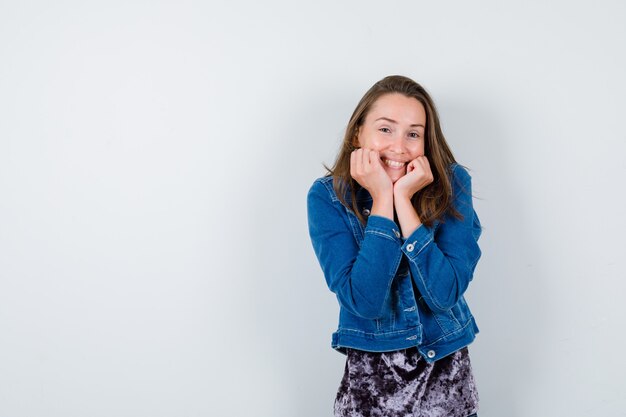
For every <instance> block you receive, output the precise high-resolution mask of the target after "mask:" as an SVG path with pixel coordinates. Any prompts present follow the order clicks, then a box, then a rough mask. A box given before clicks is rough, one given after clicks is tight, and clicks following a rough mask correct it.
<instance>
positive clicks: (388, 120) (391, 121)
mask: <svg viewBox="0 0 626 417" xmlns="http://www.w3.org/2000/svg"><path fill="white" fill-rule="evenodd" d="M379 120H385V121H387V122H389V123H393V124H396V125H397V124H398V122H396V121H395V120H393V119H390V118H388V117H379V118H378V119H376V120H374V121H375V122H377V121H379ZM411 127H424V125H419V124H412V125H411Z"/></svg>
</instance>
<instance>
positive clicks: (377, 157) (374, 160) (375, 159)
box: [370, 150, 380, 166]
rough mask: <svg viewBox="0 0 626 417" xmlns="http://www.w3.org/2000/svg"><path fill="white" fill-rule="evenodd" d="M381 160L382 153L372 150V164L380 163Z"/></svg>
mask: <svg viewBox="0 0 626 417" xmlns="http://www.w3.org/2000/svg"><path fill="white" fill-rule="evenodd" d="M379 162H380V154H379V153H378V151H374V150H373V151H371V152H370V164H373V165H375V166H376V165H379V164H378V163H379Z"/></svg>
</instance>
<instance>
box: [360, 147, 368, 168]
mask: <svg viewBox="0 0 626 417" xmlns="http://www.w3.org/2000/svg"><path fill="white" fill-rule="evenodd" d="M369 165H370V150H369V149H363V154H362V155H361V166H362V167H363V168H364V169H365V168H367V167H369Z"/></svg>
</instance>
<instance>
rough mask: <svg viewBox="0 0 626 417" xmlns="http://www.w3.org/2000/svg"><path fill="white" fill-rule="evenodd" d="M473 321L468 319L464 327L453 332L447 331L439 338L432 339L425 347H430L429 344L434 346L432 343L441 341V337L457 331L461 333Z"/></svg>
mask: <svg viewBox="0 0 626 417" xmlns="http://www.w3.org/2000/svg"><path fill="white" fill-rule="evenodd" d="M471 323H472V320H471V319H470V320H468V321H467V323H465V324H464V325H463V327H461V328H460V329H459V330H455V331H453V332H449V333H446V334H444V335H442V336H441V337H440V338H439V339H436V340H433V341H432V342H430V343H429V344H427V345H424V347H425V348H426V347H428V346H432V345H434V344H435V343H437V342H439V341H440V340H441V339H443V338H445V337H448V336H450V335H452V334H456V333H460V332H462V331H463V330H465V328H466V327H467V326H469V325H470V324H471Z"/></svg>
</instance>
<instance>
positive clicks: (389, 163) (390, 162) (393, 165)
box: [382, 158, 406, 169]
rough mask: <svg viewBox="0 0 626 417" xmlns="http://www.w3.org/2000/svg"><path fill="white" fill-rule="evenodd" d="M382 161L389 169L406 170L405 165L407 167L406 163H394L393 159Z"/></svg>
mask: <svg viewBox="0 0 626 417" xmlns="http://www.w3.org/2000/svg"><path fill="white" fill-rule="evenodd" d="M382 161H383V163H384V164H385V165H387V166H388V167H391V168H395V169H399V168H404V165H406V162H399V161H393V160H391V159H385V158H383V159H382Z"/></svg>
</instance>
